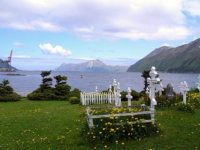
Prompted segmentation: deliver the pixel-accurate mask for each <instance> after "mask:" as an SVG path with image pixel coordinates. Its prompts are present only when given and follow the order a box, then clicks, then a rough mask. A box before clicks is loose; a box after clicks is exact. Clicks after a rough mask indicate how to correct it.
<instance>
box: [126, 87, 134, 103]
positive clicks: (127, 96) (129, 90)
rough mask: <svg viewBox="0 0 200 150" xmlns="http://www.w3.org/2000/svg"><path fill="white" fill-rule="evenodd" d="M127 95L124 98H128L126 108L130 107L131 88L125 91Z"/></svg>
mask: <svg viewBox="0 0 200 150" xmlns="http://www.w3.org/2000/svg"><path fill="white" fill-rule="evenodd" d="M127 93H128V94H127V95H126V98H128V106H131V99H132V98H133V96H131V88H130V87H128V90H127Z"/></svg>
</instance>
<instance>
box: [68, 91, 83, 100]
mask: <svg viewBox="0 0 200 150" xmlns="http://www.w3.org/2000/svg"><path fill="white" fill-rule="evenodd" d="M80 93H81V91H80V90H79V89H78V88H75V89H74V90H73V91H71V92H70V93H69V97H77V98H79V99H80Z"/></svg>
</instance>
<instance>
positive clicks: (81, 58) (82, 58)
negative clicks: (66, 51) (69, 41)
mask: <svg viewBox="0 0 200 150" xmlns="http://www.w3.org/2000/svg"><path fill="white" fill-rule="evenodd" d="M70 59H80V60H95V58H89V57H71V58H70Z"/></svg>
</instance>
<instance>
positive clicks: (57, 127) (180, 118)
mask: <svg viewBox="0 0 200 150" xmlns="http://www.w3.org/2000/svg"><path fill="white" fill-rule="evenodd" d="M123 105H127V102H125V103H123ZM86 107H87V106H81V105H71V104H69V102H66V101H30V100H27V99H26V98H23V99H22V100H21V101H19V102H5V103H0V149H2V150H5V149H9V150H15V149H24V150H27V149H31V150H32V149H36V150H40V149H45V150H48V149H51V150H55V149H61V150H65V149H68V150H80V149H84V150H91V149H95V147H96V149H109V150H120V149H121V150H122V149H123V150H133V149H136V150H139V149H141V150H150V149H152V150H153V149H155V150H164V149H177V150H179V149H180V150H196V149H200V109H196V112H195V113H194V114H189V113H186V112H182V111H177V110H176V109H175V108H171V109H163V110H158V111H157V112H156V123H157V124H159V126H160V129H161V132H160V133H159V134H157V135H154V136H151V137H148V138H147V139H142V140H140V141H133V140H128V141H127V140H124V141H119V144H118V145H115V144H110V145H107V147H106V148H105V147H104V146H105V145H95V144H91V143H86V142H85V140H84V139H83V138H82V137H81V134H80V132H81V128H82V126H83V124H84V123H85V121H86V118H85V116H84V115H83V114H84V113H85V112H86ZM92 107H93V106H92ZM122 143H125V144H124V145H122Z"/></svg>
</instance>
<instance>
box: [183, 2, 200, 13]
mask: <svg viewBox="0 0 200 150" xmlns="http://www.w3.org/2000/svg"><path fill="white" fill-rule="evenodd" d="M182 5H183V7H182V9H183V10H184V11H186V12H189V13H190V14H191V15H192V16H200V1H199V0H183V2H182Z"/></svg>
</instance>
